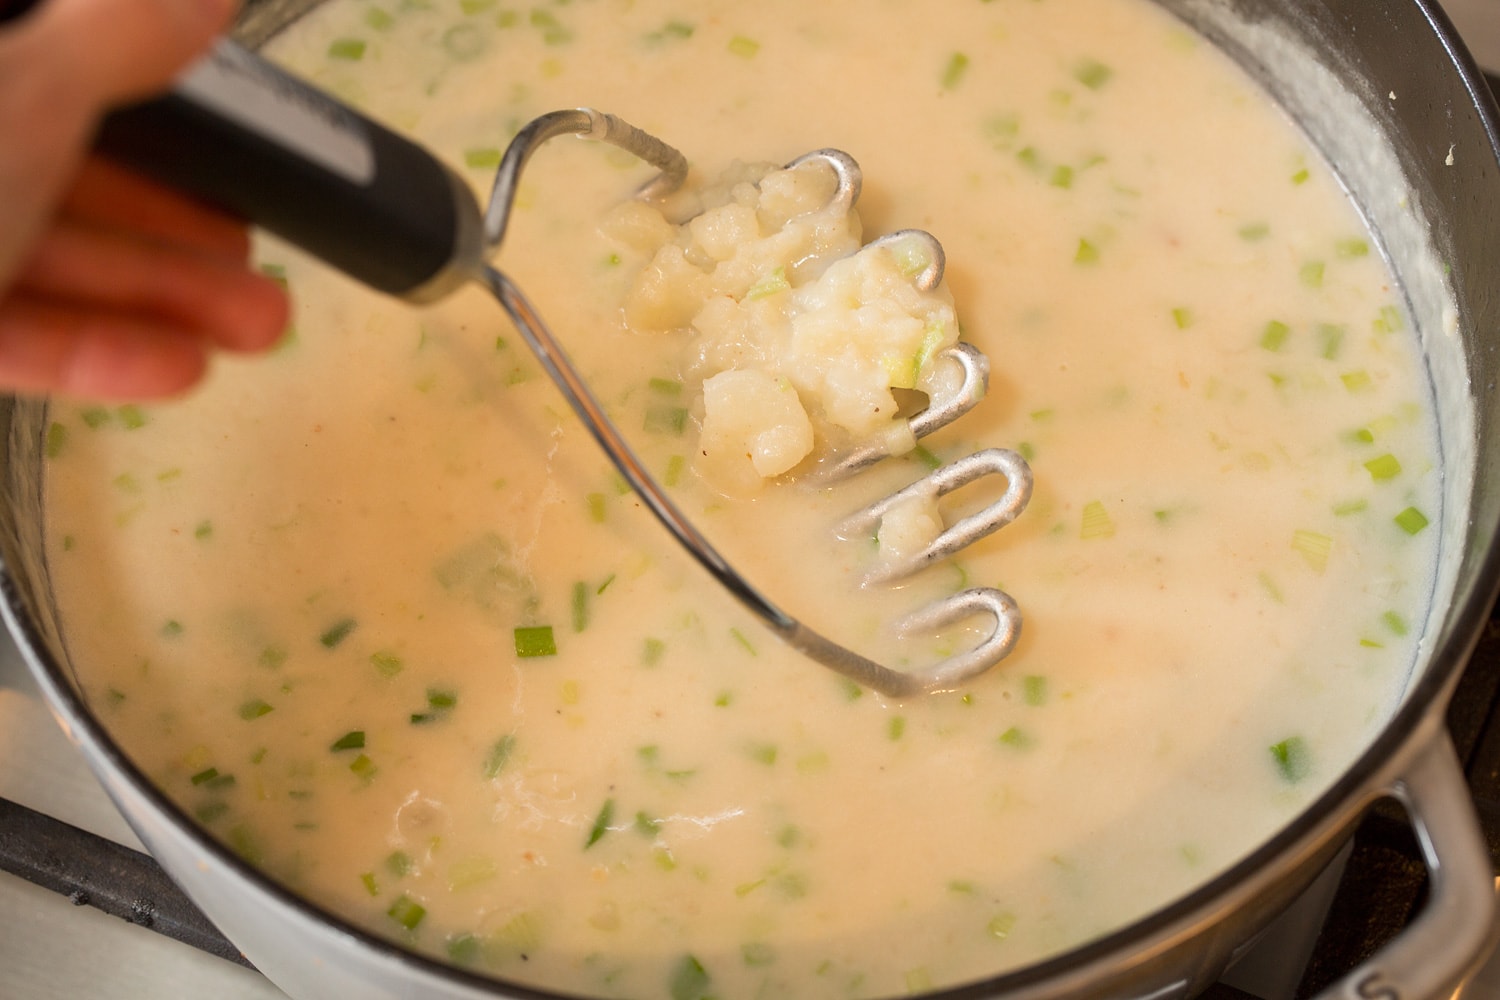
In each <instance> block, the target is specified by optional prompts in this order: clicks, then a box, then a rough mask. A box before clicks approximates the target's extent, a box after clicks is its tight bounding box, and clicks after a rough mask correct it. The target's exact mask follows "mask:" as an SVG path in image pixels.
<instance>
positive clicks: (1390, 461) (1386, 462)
mask: <svg viewBox="0 0 1500 1000" xmlns="http://www.w3.org/2000/svg"><path fill="white" fill-rule="evenodd" d="M1365 468H1366V469H1368V470H1369V472H1370V478H1371V479H1373V480H1375V481H1376V482H1382V481H1384V480H1388V479H1395V478H1396V477H1397V476H1399V475H1400V474H1401V463H1400V462H1399V461H1397V459H1396V456H1395V455H1392V454H1389V453H1387V454H1384V455H1381V456H1379V457H1377V458H1372V459H1370V460H1369V461H1368V462H1366V463H1365Z"/></svg>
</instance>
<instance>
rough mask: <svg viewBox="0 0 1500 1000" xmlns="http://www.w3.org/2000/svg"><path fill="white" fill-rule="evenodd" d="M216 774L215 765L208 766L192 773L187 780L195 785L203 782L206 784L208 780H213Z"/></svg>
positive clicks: (217, 772)
mask: <svg viewBox="0 0 1500 1000" xmlns="http://www.w3.org/2000/svg"><path fill="white" fill-rule="evenodd" d="M218 776H219V769H218V768H216V767H210V768H206V769H205V770H202V771H199V772H198V773H197V774H195V775H193V776H192V777H191V778H189V779H188V780H189V781H191V782H192V783H193V784H195V785H204V784H207V783H208V782H210V781H213V780H214V779H215V778H217V777H218Z"/></svg>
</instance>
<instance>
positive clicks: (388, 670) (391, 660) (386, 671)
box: [370, 650, 405, 677]
mask: <svg viewBox="0 0 1500 1000" xmlns="http://www.w3.org/2000/svg"><path fill="white" fill-rule="evenodd" d="M370 665H371V666H373V667H374V668H375V669H376V670H377V671H379V672H380V676H382V677H395V676H396V675H397V674H399V673H400V672H401V668H402V667H403V666H405V664H403V663H402V662H401V657H399V656H397V655H396V654H395V653H389V652H386V651H384V650H381V651H379V652H375V653H371V654H370Z"/></svg>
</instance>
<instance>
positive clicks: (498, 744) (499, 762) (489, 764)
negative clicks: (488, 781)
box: [483, 733, 516, 778]
mask: <svg viewBox="0 0 1500 1000" xmlns="http://www.w3.org/2000/svg"><path fill="white" fill-rule="evenodd" d="M515 752H516V736H515V734H514V733H506V734H505V735H504V736H502V737H500V738H499V739H498V740H496V741H495V743H494V745H493V746H491V747H490V751H489V753H487V754H485V755H484V767H483V771H484V776H485V777H486V778H497V777H499V776H500V772H501V771H503V770H505V765H506V764H507V763H508V762H509V761H510V758H511V754H513V753H515Z"/></svg>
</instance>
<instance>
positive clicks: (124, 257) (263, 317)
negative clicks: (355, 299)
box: [14, 220, 288, 351]
mask: <svg viewBox="0 0 1500 1000" xmlns="http://www.w3.org/2000/svg"><path fill="white" fill-rule="evenodd" d="M14 287H15V290H16V291H18V292H21V293H23V294H31V295H39V296H44V297H46V298H49V299H54V300H67V301H76V302H78V303H79V304H80V305H85V304H88V305H93V306H94V307H96V308H105V309H109V310H115V311H126V312H131V313H136V314H139V315H146V316H152V317H155V318H158V319H163V320H166V321H168V322H169V323H170V324H171V325H173V326H175V327H178V328H181V329H184V330H190V331H194V332H197V333H199V334H200V335H202V336H204V337H206V338H208V339H209V340H210V341H211V342H213V343H214V344H216V345H217V346H219V347H224V348H228V349H230V350H235V351H256V350H262V349H264V348H267V347H269V346H270V345H271V344H273V343H275V342H276V340H277V338H278V337H279V336H280V335H281V333H282V331H283V330H284V329H285V328H286V323H287V315H288V306H287V300H286V294H285V292H283V291H282V289H281V286H280V285H278V284H277V283H276V282H274V281H272V280H271V279H270V278H267V277H265V276H263V275H259V274H255V273H253V272H251V271H249V270H247V269H246V268H244V267H243V266H235V265H232V264H226V263H224V262H222V261H219V260H215V259H212V258H207V257H202V256H199V255H197V254H194V253H191V252H189V251H185V250H181V249H179V248H176V247H171V246H165V245H162V244H159V243H155V242H151V241H143V240H137V239H133V238H130V237H126V236H122V235H120V234H118V233H112V232H107V231H104V230H98V229H92V228H89V227H86V226H82V225H78V224H77V223H72V222H69V221H68V220H60V221H59V222H58V224H57V225H56V226H55V227H54V228H53V230H52V231H51V232H49V233H47V234H46V235H45V236H44V237H43V238H42V240H41V242H40V243H39V244H38V245H37V248H36V251H35V253H34V254H33V256H32V257H31V258H30V259H29V260H28V262H27V263H26V264H25V265H24V266H23V267H22V269H21V271H20V273H19V275H18V276H17V280H16V283H15V286H14Z"/></svg>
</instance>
